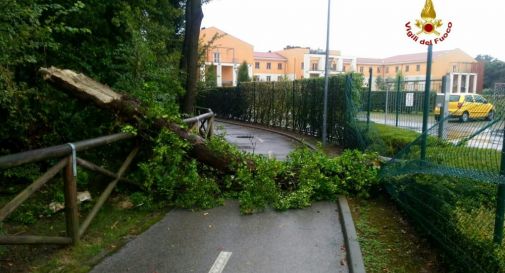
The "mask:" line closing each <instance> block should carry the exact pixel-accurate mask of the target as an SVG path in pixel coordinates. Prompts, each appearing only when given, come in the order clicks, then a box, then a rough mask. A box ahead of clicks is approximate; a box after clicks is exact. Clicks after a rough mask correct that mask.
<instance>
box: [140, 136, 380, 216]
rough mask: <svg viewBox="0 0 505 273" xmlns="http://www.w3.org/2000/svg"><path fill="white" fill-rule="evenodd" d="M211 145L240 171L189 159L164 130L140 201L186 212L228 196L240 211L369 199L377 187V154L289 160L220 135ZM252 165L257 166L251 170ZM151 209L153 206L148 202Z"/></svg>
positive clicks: (145, 167) (301, 153) (146, 166)
mask: <svg viewBox="0 0 505 273" xmlns="http://www.w3.org/2000/svg"><path fill="white" fill-rule="evenodd" d="M209 147H210V148H211V149H213V150H214V152H215V153H218V154H228V155H234V156H235V157H238V158H239V159H238V160H237V161H236V163H235V164H236V168H237V172H236V174H235V175H223V174H221V173H219V172H217V171H216V170H212V169H209V168H208V167H206V166H203V165H200V164H198V163H197V162H195V161H189V162H188V161H187V157H186V156H185V155H186V153H187V149H188V145H187V144H186V143H185V142H183V141H181V140H180V139H178V138H177V137H176V136H175V135H173V134H172V133H170V132H168V131H164V132H162V133H161V134H160V135H159V136H158V138H157V140H156V146H155V148H154V150H153V153H154V155H153V157H152V159H151V160H150V161H149V162H147V163H143V164H142V165H141V169H142V172H143V174H144V175H145V183H144V186H145V187H146V189H147V190H146V193H147V195H149V196H150V197H149V196H146V195H143V196H141V198H138V197H139V194H136V195H135V196H136V199H139V200H140V201H137V202H136V203H143V204H146V203H149V202H152V201H154V200H156V202H157V203H158V204H165V205H167V204H170V205H175V206H178V207H184V208H194V209H197V208H210V207H214V206H216V205H219V204H221V203H222V202H223V200H224V198H225V197H234V198H238V200H239V201H240V209H241V212H242V213H245V214H248V213H254V212H257V211H261V210H263V209H265V208H267V207H273V208H276V209H279V210H285V209H291V208H304V207H307V206H310V204H311V202H312V201H314V200H335V198H336V196H337V194H348V195H358V196H363V197H366V196H368V195H369V193H370V192H371V191H372V190H373V189H374V188H375V187H376V186H378V184H379V181H378V163H377V155H376V154H363V153H361V152H359V151H356V150H348V151H345V152H344V153H343V154H342V155H341V156H339V157H334V158H330V157H328V156H326V155H325V154H324V153H323V152H322V151H321V150H318V151H312V150H309V149H307V148H300V149H298V150H295V151H294V152H292V153H291V154H290V155H289V156H288V159H287V160H286V161H277V160H275V159H268V158H266V157H264V156H257V155H250V154H244V153H242V152H240V151H238V150H237V148H235V147H233V146H231V145H230V144H228V143H227V142H226V141H225V140H224V138H222V137H220V136H216V137H214V138H213V139H212V140H211V141H210V143H209ZM248 161H252V162H254V166H255V169H254V171H251V169H250V166H249V165H248V164H247V162H248ZM147 206H150V204H147Z"/></svg>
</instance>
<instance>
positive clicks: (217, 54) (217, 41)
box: [200, 27, 254, 86]
mask: <svg viewBox="0 0 505 273" xmlns="http://www.w3.org/2000/svg"><path fill="white" fill-rule="evenodd" d="M200 45H201V46H204V47H206V50H205V52H204V60H203V65H202V67H201V69H200V71H201V72H202V73H201V74H202V75H201V78H202V80H203V79H205V72H206V71H207V69H216V71H215V72H216V76H217V77H216V78H217V86H236V85H237V75H238V67H239V66H240V64H242V63H243V62H246V63H247V64H248V69H249V75H253V69H252V63H253V61H254V54H253V52H254V50H253V49H254V47H253V46H252V45H251V44H249V43H247V42H244V41H242V40H240V39H239V38H237V37H235V36H232V35H230V34H228V33H226V32H224V31H222V30H220V29H218V28H215V27H210V28H203V29H202V30H200Z"/></svg>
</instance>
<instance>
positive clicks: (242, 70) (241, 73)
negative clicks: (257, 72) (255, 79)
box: [238, 61, 251, 82]
mask: <svg viewBox="0 0 505 273" xmlns="http://www.w3.org/2000/svg"><path fill="white" fill-rule="evenodd" d="M250 81H251V78H250V77H249V67H248V66H247V62H246V61H244V62H243V63H242V64H241V65H240V66H239V67H238V82H250Z"/></svg>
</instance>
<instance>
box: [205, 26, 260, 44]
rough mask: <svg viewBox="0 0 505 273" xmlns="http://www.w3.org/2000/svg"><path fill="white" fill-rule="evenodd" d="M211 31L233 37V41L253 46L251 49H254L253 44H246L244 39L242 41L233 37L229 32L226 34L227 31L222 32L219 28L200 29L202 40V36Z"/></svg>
mask: <svg viewBox="0 0 505 273" xmlns="http://www.w3.org/2000/svg"><path fill="white" fill-rule="evenodd" d="M211 30H214V31H216V32H217V33H219V34H221V35H226V36H229V37H232V38H233V39H236V40H239V41H240V42H242V43H245V44H248V45H249V46H251V47H254V46H253V45H252V44H250V43H248V42H246V41H244V40H242V39H240V38H237V37H236V36H233V35H231V34H228V33H227V32H225V31H223V30H221V29H219V28H217V27H202V28H201V29H200V38H201V35H204V33H205V32H207V31H211ZM209 38H212V37H209Z"/></svg>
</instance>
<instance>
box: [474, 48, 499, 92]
mask: <svg viewBox="0 0 505 273" xmlns="http://www.w3.org/2000/svg"><path fill="white" fill-rule="evenodd" d="M475 59H476V60H477V61H481V62H484V88H494V86H495V83H503V82H505V62H503V61H501V60H499V59H497V58H494V57H492V56H489V55H478V56H477V58H475Z"/></svg>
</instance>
